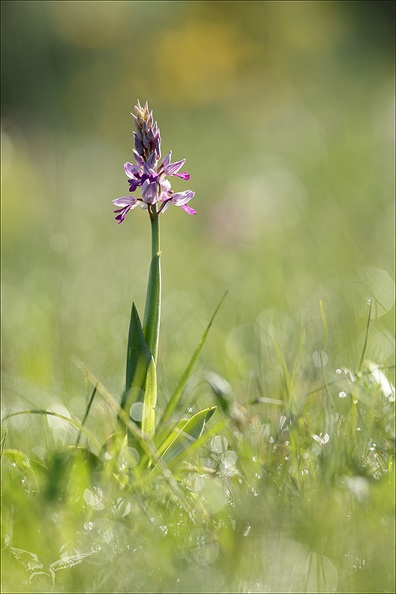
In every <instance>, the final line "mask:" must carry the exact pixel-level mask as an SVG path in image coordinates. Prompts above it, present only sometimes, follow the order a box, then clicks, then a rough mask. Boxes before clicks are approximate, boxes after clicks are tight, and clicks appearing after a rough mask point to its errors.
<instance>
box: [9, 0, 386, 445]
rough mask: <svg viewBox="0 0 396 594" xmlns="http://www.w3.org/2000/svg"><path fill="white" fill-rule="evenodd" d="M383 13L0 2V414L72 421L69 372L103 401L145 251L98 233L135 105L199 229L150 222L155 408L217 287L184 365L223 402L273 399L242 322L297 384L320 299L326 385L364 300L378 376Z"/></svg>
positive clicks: (172, 213) (342, 360) (135, 219)
mask: <svg viewBox="0 0 396 594" xmlns="http://www.w3.org/2000/svg"><path fill="white" fill-rule="evenodd" d="M393 13H394V3H393V2H298V3H288V2H257V3H255V2H54V3H51V2H3V3H2V18H3V26H2V36H3V41H2V50H3V51H2V82H3V91H2V104H3V145H2V149H3V188H2V189H3V203H2V214H3V346H4V353H5V354H4V359H3V372H4V377H5V380H4V396H5V403H6V405H7V406H10V407H13V406H16V407H17V408H18V407H19V408H20V403H21V400H22V401H24V402H29V403H33V404H35V405H54V403H58V405H59V406H61V405H62V403H63V404H66V405H67V406H69V407H70V408H71V410H72V411H73V412H74V413H76V414H81V412H82V411H83V410H84V408H83V407H84V394H85V393H84V386H83V381H82V379H81V376H80V373H79V371H77V370H76V368H75V366H74V364H73V362H72V357H73V356H77V357H78V358H80V359H82V360H83V361H85V362H86V363H87V364H88V366H89V367H90V368H91V369H92V370H93V371H94V373H95V374H96V375H97V376H98V377H100V378H101V380H102V381H103V382H104V383H105V384H106V385H107V386H108V387H109V388H110V389H111V390H112V391H113V392H114V393H115V394H119V393H120V391H121V389H122V385H123V377H124V366H125V347H126V334H127V327H128V319H129V312H130V305H131V302H132V300H134V301H135V302H136V303H137V306H138V309H139V310H140V311H141V312H142V310H143V303H144V297H145V289H146V281H147V272H148V265H149V259H150V236H149V234H150V231H149V224H148V218H147V215H146V213H144V212H142V211H141V210H140V209H139V210H136V211H133V212H132V213H130V214H129V215H128V217H127V220H126V221H125V222H124V223H123V224H122V225H120V226H118V225H117V224H116V222H115V221H114V219H113V205H112V202H111V201H112V200H113V199H114V198H117V197H119V196H123V195H125V194H127V189H128V185H127V181H126V177H125V175H124V172H123V164H124V162H125V161H128V160H131V158H132V154H131V150H132V146H133V139H132V130H133V122H132V118H131V116H130V115H129V113H130V112H131V111H132V110H133V106H134V105H135V103H136V100H137V99H138V98H139V99H140V101H141V102H144V101H146V100H148V101H149V104H150V107H151V108H152V109H153V110H154V116H155V119H156V120H157V121H158V124H159V126H160V129H161V135H162V139H163V154H165V153H166V152H167V151H168V150H169V149H172V150H173V157H174V159H175V160H178V159H182V158H186V159H187V163H186V166H185V169H186V170H187V171H188V172H190V174H191V179H190V181H189V182H188V183H187V182H182V181H180V183H177V182H178V180H176V183H175V184H174V187H175V188H176V189H186V188H190V189H193V190H194V191H195V192H196V196H195V198H194V200H193V202H192V205H193V206H194V208H196V210H197V211H198V214H197V215H196V216H195V217H189V216H187V215H185V213H183V212H182V211H181V209H176V208H174V209H169V210H168V211H167V213H166V214H165V215H164V216H163V217H162V220H161V227H162V250H163V279H164V283H163V287H164V302H163V317H162V335H161V344H160V370H159V372H160V382H161V384H160V385H161V394H160V398H162V399H163V398H165V397H166V396H167V394H168V393H169V391H170V390H172V388H173V387H174V385H175V382H176V380H177V378H178V377H179V375H180V373H181V371H182V370H183V368H184V366H185V364H186V363H187V361H188V358H189V356H190V354H191V353H192V352H193V349H194V348H195V345H196V343H197V342H198V340H199V338H200V335H201V333H202V331H203V329H204V327H205V325H206V323H207V321H208V319H209V317H210V315H211V313H212V311H213V309H214V307H215V305H216V303H217V302H218V300H219V299H220V297H221V295H222V294H223V293H224V292H225V291H226V290H227V289H229V295H228V297H227V299H226V302H225V305H224V306H223V309H222V311H221V313H220V315H219V317H218V318H217V320H216V323H215V327H214V329H213V332H212V334H211V337H210V339H209V341H208V343H207V345H206V346H205V351H204V354H203V356H202V357H201V365H202V366H203V367H204V368H205V369H209V370H215V371H216V372H218V373H220V374H221V375H223V376H225V377H226V378H227V380H228V381H230V382H231V384H232V385H233V387H234V389H235V392H236V394H237V397H239V398H240V399H241V400H242V401H244V400H246V398H247V397H249V393H248V391H249V389H250V388H249V385H250V383H249V379H250V377H251V375H252V373H253V374H254V373H256V372H258V371H260V373H263V378H264V379H263V380H262V381H263V382H264V384H266V383H267V385H266V386H264V387H265V388H266V393H267V394H268V395H270V396H271V395H273V394H272V393H271V373H272V372H271V364H270V362H269V361H268V362H267V361H266V360H265V359H264V358H263V354H262V353H263V351H262V347H263V345H264V347H265V337H264V338H263V337H262V335H261V330H260V329H262V326H263V324H267V323H269V322H270V323H271V324H273V325H274V327H275V329H277V331H278V336H279V340H280V342H281V343H282V338H281V337H282V336H283V337H284V342H283V344H281V346H282V348H284V350H285V353H286V356H290V357H292V356H293V349H294V348H295V347H294V346H293V344H294V343H293V341H292V340H291V339H290V335H291V334H293V336H295V337H298V336H299V334H300V332H301V331H302V329H304V331H305V334H306V337H307V338H306V356H307V357H308V359H309V360H310V362H311V364H312V359H311V355H312V353H314V352H315V351H316V350H317V349H320V348H321V345H322V341H323V336H322V334H323V333H322V325H321V324H322V322H321V319H320V310H319V300H320V299H321V300H322V302H323V307H324V311H325V314H326V317H327V321H328V324H329V343H330V344H329V353H328V356H329V357H330V361H329V365H330V364H331V365H332V366H333V368H335V366H336V365H356V362H357V360H358V353H359V352H360V350H361V346H362V340H363V339H362V337H363V336H364V331H365V327H366V318H367V298H368V297H369V296H370V295H372V294H373V293H374V295H375V297H376V299H378V300H379V302H380V303H381V305H378V303H379V302H377V301H376V302H375V307H374V310H373V313H374V319H373V323H372V328H371V340H370V343H369V346H368V352H367V356H368V357H369V358H372V359H374V360H376V361H380V362H381V363H390V362H391V361H392V358H393V346H392V345H393V339H392V330H393V309H392V307H393V301H394V285H393V281H392V279H391V278H390V275H392V270H393V242H394V237H393V179H394V169H393V147H394V144H393V142H394V139H393V133H394V124H393V122H394V120H393V116H394V73H393V66H394V29H393V16H394V15H393ZM381 308H382V309H381ZM286 326H287V327H288V328H289V327H290V328H292V330H291V331H290V332H286V331H285V327H286ZM282 332H283V334H282ZM268 356H269V355H268ZM273 396H275V397H276V395H273ZM18 419H19V420H18V422H16V421H15V427H17V426H18V427H19V428H20V429H22V428H24V427H25V428H26V425H27V424H28V423H29V422H30V421H29V420H28V419H26V420H21V418H18ZM43 422H44V421H43ZM10 439H12V438H10Z"/></svg>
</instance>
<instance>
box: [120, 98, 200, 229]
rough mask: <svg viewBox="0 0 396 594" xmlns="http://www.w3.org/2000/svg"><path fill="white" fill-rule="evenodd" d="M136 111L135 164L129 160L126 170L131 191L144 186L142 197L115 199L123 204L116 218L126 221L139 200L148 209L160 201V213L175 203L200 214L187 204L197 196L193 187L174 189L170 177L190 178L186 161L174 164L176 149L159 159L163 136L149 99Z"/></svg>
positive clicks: (138, 105)
mask: <svg viewBox="0 0 396 594" xmlns="http://www.w3.org/2000/svg"><path fill="white" fill-rule="evenodd" d="M135 113H136V115H134V114H131V115H132V116H133V118H134V119H135V126H136V131H135V132H134V133H133V134H134V139H135V148H134V150H133V155H134V158H135V163H125V165H124V171H125V173H126V176H127V178H128V183H129V191H130V192H131V193H133V192H135V191H136V190H137V188H139V187H140V188H141V198H136V197H135V196H123V197H121V198H117V199H116V200H113V204H115V206H118V207H120V208H119V209H117V210H115V211H114V212H115V213H116V214H117V216H116V217H115V219H116V221H118V223H122V221H123V220H124V219H125V217H126V215H127V214H128V212H129V211H130V210H132V209H133V208H135V207H136V206H137V205H138V204H139V203H140V204H141V206H142V208H144V209H150V207H151V206H152V205H154V204H157V203H158V204H159V208H158V211H157V212H158V214H160V213H162V212H165V210H167V208H168V207H169V206H170V205H171V204H173V205H175V206H180V207H181V208H182V209H183V210H184V211H185V212H186V213H187V214H191V215H192V214H196V211H195V210H194V209H193V208H191V206H187V203H188V202H189V201H190V200H191V199H192V198H193V197H194V192H192V191H191V190H185V191H184V192H173V191H172V190H171V184H170V182H169V180H168V179H166V178H167V177H168V176H175V177H179V178H181V179H184V180H189V179H190V175H189V174H188V173H186V172H185V171H180V169H181V168H182V167H183V165H184V163H185V162H186V160H185V159H182V160H181V161H176V162H175V163H171V156H172V151H169V153H168V154H167V155H166V156H165V157H164V158H163V159H162V161H159V159H160V157H161V136H160V131H159V128H158V126H157V123H155V124H154V123H153V122H154V120H153V112H152V111H151V112H150V111H149V109H148V103H147V102H146V104H145V106H144V107H143V108H142V106H141V105H140V103H139V101H138V103H137V106H135Z"/></svg>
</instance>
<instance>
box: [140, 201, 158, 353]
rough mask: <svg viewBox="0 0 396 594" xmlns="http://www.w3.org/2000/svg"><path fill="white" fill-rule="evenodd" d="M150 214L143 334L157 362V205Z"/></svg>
mask: <svg viewBox="0 0 396 594" xmlns="http://www.w3.org/2000/svg"><path fill="white" fill-rule="evenodd" d="M149 214H150V221H151V251H152V259H151V266H150V274H149V279H148V285H147V296H146V306H145V309H144V318H143V334H144V336H145V338H146V342H147V345H148V347H149V349H150V352H151V354H152V356H153V359H154V362H155V363H157V356H158V340H159V328H160V317H161V262H160V233H159V213H158V212H157V208H156V206H155V205H153V206H150V207H149Z"/></svg>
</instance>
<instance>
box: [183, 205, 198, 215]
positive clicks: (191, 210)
mask: <svg viewBox="0 0 396 594" xmlns="http://www.w3.org/2000/svg"><path fill="white" fill-rule="evenodd" d="M182 209H183V210H184V212H186V213H187V214H190V215H195V214H197V211H196V210H194V209H193V208H191V206H187V205H186V204H182Z"/></svg>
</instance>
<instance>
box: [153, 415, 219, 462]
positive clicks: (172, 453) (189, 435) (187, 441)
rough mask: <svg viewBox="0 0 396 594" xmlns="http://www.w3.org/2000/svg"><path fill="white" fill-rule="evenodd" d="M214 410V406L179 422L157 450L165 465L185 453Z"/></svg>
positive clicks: (200, 432) (198, 435) (199, 434)
mask: <svg viewBox="0 0 396 594" xmlns="http://www.w3.org/2000/svg"><path fill="white" fill-rule="evenodd" d="M216 408H217V407H216V406H211V407H209V408H205V409H203V410H201V411H199V412H198V413H196V414H195V415H194V416H192V417H191V419H188V420H186V419H184V420H181V421H179V423H178V424H177V426H176V427H175V428H174V430H173V431H172V432H171V434H170V435H169V436H168V437H167V439H166V440H165V442H164V443H163V444H161V446H160V448H159V450H158V453H160V452H162V457H163V459H164V461H165V462H166V463H169V462H170V461H171V460H173V459H174V458H176V457H177V456H180V455H181V454H182V453H185V452H186V450H188V448H189V447H190V445H191V444H192V443H194V442H195V441H196V440H197V439H198V438H199V437H200V436H201V434H202V432H203V430H204V427H205V423H207V422H208V421H209V419H210V418H211V417H212V415H213V414H214V412H215V410H216Z"/></svg>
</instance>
